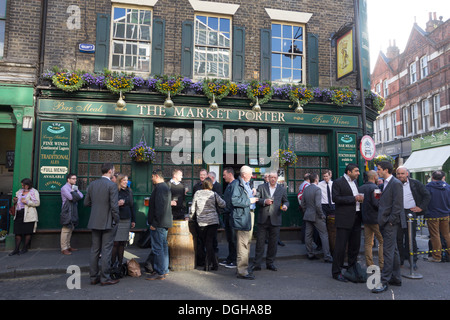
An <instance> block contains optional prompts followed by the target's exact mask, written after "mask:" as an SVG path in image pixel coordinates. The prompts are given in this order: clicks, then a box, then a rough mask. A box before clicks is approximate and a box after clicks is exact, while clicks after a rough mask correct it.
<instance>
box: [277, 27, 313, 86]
mask: <svg viewBox="0 0 450 320" xmlns="http://www.w3.org/2000/svg"><path fill="white" fill-rule="evenodd" d="M303 31H304V27H303V26H299V25H289V24H281V23H272V81H274V82H289V83H292V82H300V83H304V80H305V77H304V73H303V70H304V69H305V68H304V63H305V61H304V55H303V53H304V41H303V40H304V39H303Z"/></svg>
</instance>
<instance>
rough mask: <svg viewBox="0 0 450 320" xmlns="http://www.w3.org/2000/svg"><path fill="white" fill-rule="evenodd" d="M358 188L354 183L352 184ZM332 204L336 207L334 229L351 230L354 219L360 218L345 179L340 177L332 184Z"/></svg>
mask: <svg viewBox="0 0 450 320" xmlns="http://www.w3.org/2000/svg"><path fill="white" fill-rule="evenodd" d="M353 183H355V185H356V188H358V185H357V184H356V182H353ZM331 193H332V198H333V202H334V203H335V206H336V211H335V214H336V220H335V224H336V228H344V229H351V228H352V227H353V225H354V224H355V219H357V218H360V217H358V215H357V213H356V199H355V196H354V195H353V192H352V189H351V188H350V185H349V184H348V182H347V180H346V179H345V177H343V176H342V177H340V178H338V179H336V180H335V181H334V182H333V186H332V188H331Z"/></svg>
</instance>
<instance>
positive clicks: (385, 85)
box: [383, 80, 389, 98]
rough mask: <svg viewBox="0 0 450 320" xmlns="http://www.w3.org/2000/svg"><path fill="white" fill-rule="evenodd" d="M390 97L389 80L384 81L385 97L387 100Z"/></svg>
mask: <svg viewBox="0 0 450 320" xmlns="http://www.w3.org/2000/svg"><path fill="white" fill-rule="evenodd" d="M388 95H389V85H388V82H387V80H384V81H383V97H384V98H386V97H387V96H388Z"/></svg>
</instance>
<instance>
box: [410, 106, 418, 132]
mask: <svg viewBox="0 0 450 320" xmlns="http://www.w3.org/2000/svg"><path fill="white" fill-rule="evenodd" d="M411 119H412V128H411V132H412V134H416V133H417V131H418V130H419V106H418V105H417V103H414V104H413V105H412V106H411Z"/></svg>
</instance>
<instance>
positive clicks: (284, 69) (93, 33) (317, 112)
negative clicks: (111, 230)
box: [32, 0, 378, 247]
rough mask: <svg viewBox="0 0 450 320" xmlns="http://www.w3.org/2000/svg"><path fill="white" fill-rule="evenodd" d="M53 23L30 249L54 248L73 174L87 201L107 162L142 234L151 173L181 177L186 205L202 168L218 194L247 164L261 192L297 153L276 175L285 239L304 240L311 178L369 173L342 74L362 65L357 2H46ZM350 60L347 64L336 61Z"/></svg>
mask: <svg viewBox="0 0 450 320" xmlns="http://www.w3.org/2000/svg"><path fill="white" fill-rule="evenodd" d="M359 3H360V8H359V10H360V11H359V12H360V13H361V12H363V13H364V9H365V1H359ZM45 13H46V16H45V17H44V20H45V23H44V24H43V26H44V27H45V28H44V29H43V30H42V32H44V34H45V39H46V40H45V43H44V45H45V48H44V50H43V51H42V52H44V59H43V61H44V70H43V73H42V74H41V75H40V78H39V81H38V83H37V84H36V92H35V97H36V99H35V115H34V116H35V119H34V120H35V127H34V132H35V138H34V153H33V170H32V172H33V173H32V179H33V182H34V183H35V186H36V188H37V189H38V190H39V192H40V195H41V205H40V207H39V208H38V212H39V223H38V231H37V238H38V240H36V241H34V245H35V246H41V247H43V246H53V247H57V246H58V241H57V239H58V233H59V230H60V224H59V213H60V207H61V196H60V189H61V187H62V186H63V185H64V184H65V182H66V181H65V175H66V174H67V173H69V172H73V173H75V174H76V175H77V177H78V186H79V189H80V190H81V191H82V192H83V193H84V192H85V191H86V189H87V187H88V185H89V183H90V182H91V181H93V180H95V179H98V178H99V177H100V176H101V172H100V167H101V164H102V163H104V162H112V163H113V164H114V166H115V170H116V172H121V173H124V174H127V175H128V176H129V180H130V181H131V188H132V189H133V194H134V197H135V204H136V231H140V230H143V229H145V228H146V217H147V209H146V207H145V206H144V198H145V197H148V196H149V195H150V194H151V191H152V183H151V173H152V171H153V170H155V169H161V170H162V171H163V173H164V176H165V178H166V179H167V180H168V179H170V178H171V172H172V169H174V168H180V169H181V170H182V171H183V183H184V184H185V185H186V187H187V189H188V199H189V198H190V197H191V196H192V187H193V185H194V184H195V183H196V182H197V181H198V177H199V172H200V170H201V169H202V168H206V169H207V170H208V171H214V172H216V173H217V177H218V180H219V182H220V183H222V184H224V181H222V170H223V168H225V167H230V166H231V167H233V168H234V169H235V171H236V172H239V168H240V167H241V166H242V165H244V164H246V165H249V166H250V167H252V169H253V183H254V184H258V183H262V181H263V175H264V173H265V172H268V171H269V170H271V164H272V161H273V159H274V158H273V155H274V153H276V152H277V151H278V150H280V149H282V150H286V149H289V150H290V151H291V152H293V153H294V154H295V155H296V156H297V158H298V160H297V162H296V163H292V164H289V165H283V166H281V167H280V168H279V174H280V182H281V183H284V184H285V185H286V187H287V188H288V195H289V201H290V204H291V205H290V207H289V210H288V211H287V212H286V213H285V215H284V216H283V227H282V237H288V235H289V237H290V236H294V237H296V236H298V235H297V233H298V232H297V231H298V229H299V227H300V226H301V223H302V219H301V212H300V210H299V206H298V201H297V193H298V187H299V185H300V184H301V183H302V181H303V179H304V174H305V173H307V172H317V173H318V174H319V176H321V173H322V170H324V169H331V170H332V171H333V178H336V177H338V176H340V175H342V174H343V173H344V172H343V170H344V168H345V165H346V164H347V163H350V162H353V163H357V164H358V165H359V166H360V168H361V170H364V167H365V162H364V159H363V158H362V156H361V155H360V152H359V141H360V138H361V137H362V136H363V135H364V134H365V133H369V134H371V133H372V130H373V121H374V120H375V118H376V116H377V114H378V113H377V110H375V109H374V108H372V107H371V106H365V105H364V108H365V109H362V107H361V102H360V101H361V99H360V94H359V92H358V91H359V89H360V85H359V82H360V81H359V79H358V73H357V72H356V71H355V70H356V69H357V68H356V66H352V67H351V68H350V71H345V70H344V69H345V67H346V66H347V64H349V63H353V64H356V61H354V60H351V59H350V58H349V56H354V51H353V47H352V46H354V39H355V35H354V33H355V29H354V28H353V26H354V23H353V22H354V19H353V18H354V14H355V8H354V2H353V1H350V0H347V1H343V2H340V3H339V4H336V3H335V2H334V1H320V2H319V3H317V2H310V1H304V2H295V3H292V2H291V1H276V2H275V1H266V2H260V1H197V0H182V1H177V2H176V3H175V2H173V1H169V0H141V1H129V0H117V1H116V0H112V1H109V0H108V1H107V0H99V1H95V2H82V1H75V2H73V3H71V4H70V5H69V4H67V3H66V2H64V1H57V0H49V1H48V7H47V8H46V10H45ZM363 16H364V14H363ZM362 20H364V18H363V19H362ZM349 32H350V33H349ZM351 32H353V34H352V33H351ZM330 34H335V36H334V37H330ZM348 34H350V37H349V38H348ZM345 37H347V38H345ZM330 38H331V39H330ZM363 39H364V36H363ZM338 47H339V49H338ZM342 47H343V48H344V49H345V50H348V51H349V53H351V54H352V55H346V56H345V57H342V55H341V56H340V55H339V54H338V53H339V52H341V49H342ZM342 59H344V60H343V61H342ZM366 63H367V68H368V61H366ZM81 70H83V71H81ZM342 72H344V73H345V72H347V74H344V75H342V74H341V73H342ZM74 74H76V76H75V75H74ZM74 79H79V81H80V82H82V84H77V83H76V81H75V82H74V81H73V80H74ZM70 81H72V82H70ZM120 81H124V82H121V83H122V85H120V84H118V82H120ZM126 81H128V82H126ZM258 90H260V91H258ZM264 90H266V91H264ZM305 90H307V92H306V93H305ZM262 91H263V92H262ZM349 92H350V93H351V94H349V95H348V96H347V99H348V100H347V101H345V102H342V100H339V99H342V95H344V96H345V95H346V94H348V93H349ZM305 96H306V97H305ZM305 99H306V100H305ZM363 127H366V128H367V129H366V132H364V130H363ZM139 143H145V144H146V145H148V146H150V147H152V148H153V149H154V151H155V158H154V159H153V160H152V161H151V162H139V161H135V160H133V159H132V158H131V157H130V150H131V149H132V148H133V147H134V146H136V145H138V144H139ZM89 214H90V209H89V208H86V207H84V206H83V205H82V203H81V202H80V204H79V217H80V223H79V226H78V227H77V229H76V231H75V232H77V233H78V234H79V235H88V233H89V231H88V230H87V229H86V226H87V222H88V220H89ZM290 231H291V232H290ZM77 238H78V240H77ZM82 238H83V237H82V236H80V237H76V236H75V237H73V241H81V240H80V239H82ZM48 239H50V241H48ZM74 246H75V243H74Z"/></svg>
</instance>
